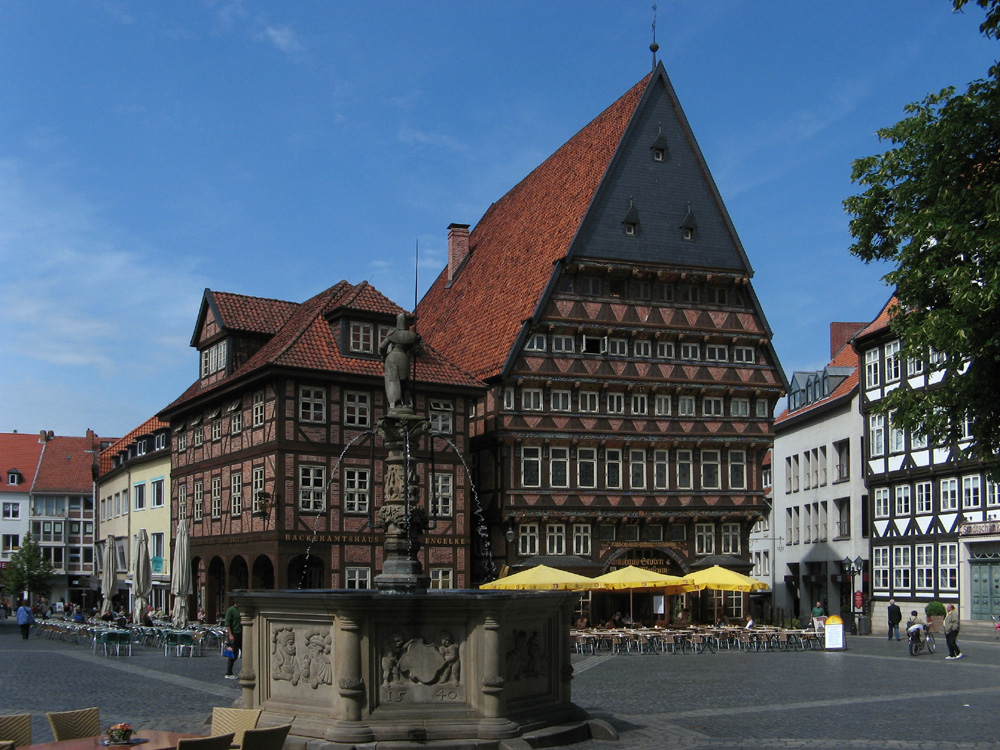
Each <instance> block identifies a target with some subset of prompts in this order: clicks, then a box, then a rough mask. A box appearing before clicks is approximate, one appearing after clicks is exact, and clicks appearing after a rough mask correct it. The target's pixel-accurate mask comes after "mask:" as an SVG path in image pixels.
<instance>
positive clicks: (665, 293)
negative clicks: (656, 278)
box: [657, 283, 674, 302]
mask: <svg viewBox="0 0 1000 750" xmlns="http://www.w3.org/2000/svg"><path fill="white" fill-rule="evenodd" d="M657 288H658V291H659V297H660V300H661V301H662V302H673V301H674V285H673V284H669V283H665V284H658V285H657Z"/></svg>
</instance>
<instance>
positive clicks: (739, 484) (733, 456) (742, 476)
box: [729, 451, 747, 490]
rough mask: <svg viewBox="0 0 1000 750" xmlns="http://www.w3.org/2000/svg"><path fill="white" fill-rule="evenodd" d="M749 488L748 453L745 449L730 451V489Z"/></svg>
mask: <svg viewBox="0 0 1000 750" xmlns="http://www.w3.org/2000/svg"><path fill="white" fill-rule="evenodd" d="M746 488H747V454H746V453H745V452H744V451H729V489H731V490H745V489H746Z"/></svg>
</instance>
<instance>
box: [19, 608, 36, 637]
mask: <svg viewBox="0 0 1000 750" xmlns="http://www.w3.org/2000/svg"><path fill="white" fill-rule="evenodd" d="M17 624H18V625H20V626H21V638H23V639H24V640H28V633H30V632H31V626H32V625H34V624H35V616H34V615H33V614H31V608H30V607H28V602H26V601H22V602H21V606H20V607H18V608H17Z"/></svg>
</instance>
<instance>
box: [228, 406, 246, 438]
mask: <svg viewBox="0 0 1000 750" xmlns="http://www.w3.org/2000/svg"><path fill="white" fill-rule="evenodd" d="M241 432H243V412H241V411H234V412H233V413H232V414H231V415H230V416H229V434H231V435H239V434H240V433H241Z"/></svg>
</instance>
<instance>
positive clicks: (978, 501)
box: [962, 474, 983, 508]
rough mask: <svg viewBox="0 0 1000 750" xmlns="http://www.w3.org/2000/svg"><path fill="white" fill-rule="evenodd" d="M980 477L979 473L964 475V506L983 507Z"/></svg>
mask: <svg viewBox="0 0 1000 750" xmlns="http://www.w3.org/2000/svg"><path fill="white" fill-rule="evenodd" d="M980 493H981V485H980V477H979V475H978V474H971V475H969V476H967V477H962V507H963V508H980V507H982V502H983V499H982V495H981V494H980Z"/></svg>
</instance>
